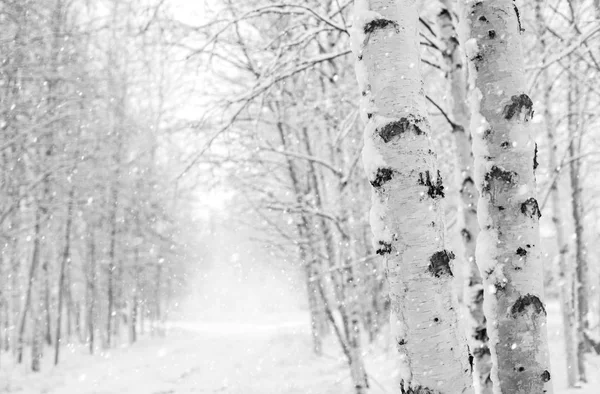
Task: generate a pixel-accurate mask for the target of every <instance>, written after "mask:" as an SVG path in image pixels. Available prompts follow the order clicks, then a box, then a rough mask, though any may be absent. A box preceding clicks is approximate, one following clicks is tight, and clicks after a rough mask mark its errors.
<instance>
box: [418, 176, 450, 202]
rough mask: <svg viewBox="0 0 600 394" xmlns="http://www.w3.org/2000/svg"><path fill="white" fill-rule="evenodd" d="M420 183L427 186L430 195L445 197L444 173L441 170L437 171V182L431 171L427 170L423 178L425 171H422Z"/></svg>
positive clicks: (432, 196)
mask: <svg viewBox="0 0 600 394" xmlns="http://www.w3.org/2000/svg"><path fill="white" fill-rule="evenodd" d="M418 183H419V185H421V186H427V194H428V195H429V197H431V198H436V197H442V198H443V197H444V185H443V184H442V175H441V174H440V172H439V171H438V172H437V177H436V179H435V183H434V181H432V179H431V174H430V173H429V171H425V178H423V173H422V172H420V173H419V181H418Z"/></svg>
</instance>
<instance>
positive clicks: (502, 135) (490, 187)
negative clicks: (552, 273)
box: [465, 0, 552, 394]
mask: <svg viewBox="0 0 600 394" xmlns="http://www.w3.org/2000/svg"><path fill="white" fill-rule="evenodd" d="M466 6H467V7H466V15H467V17H468V20H466V21H465V22H466V23H465V27H467V26H468V27H470V29H468V30H469V31H468V41H467V45H466V48H467V51H468V53H467V58H468V59H469V65H470V67H469V73H470V79H471V80H472V81H474V85H473V86H471V106H472V108H473V109H474V110H473V113H472V114H471V116H472V118H471V133H472V135H473V139H474V142H473V151H474V156H475V183H476V185H477V188H478V190H479V194H480V198H479V204H478V207H479V210H478V219H479V224H480V227H481V232H480V233H479V237H478V238H477V264H478V265H479V269H480V272H481V273H482V275H483V283H484V311H485V314H486V317H487V333H488V336H489V342H488V343H489V347H490V350H491V356H492V363H493V367H492V372H491V376H492V381H493V384H494V393H496V394H502V393H504V394H509V393H510V394H531V393H551V392H552V385H551V383H549V381H550V372H549V369H550V363H549V360H548V343H547V332H546V309H545V306H544V303H543V293H544V288H543V286H544V282H543V277H544V272H543V269H542V261H541V249H540V246H541V245H540V232H539V217H540V216H541V213H540V209H539V206H538V203H537V200H536V199H535V193H536V181H535V173H534V171H535V168H536V167H537V157H536V156H537V147H536V145H535V141H534V133H533V129H532V127H531V125H530V119H531V117H532V115H533V108H532V107H533V103H532V101H531V99H530V98H529V97H528V96H527V95H526V94H525V93H524V92H523V91H522V90H521V89H523V88H524V87H525V86H526V83H525V73H524V66H523V51H522V44H521V37H520V35H521V31H522V30H521V29H522V28H521V21H520V19H519V13H518V10H517V9H516V5H515V4H514V2H513V1H511V0H487V1H479V0H477V1H476V0H467V1H466Z"/></svg>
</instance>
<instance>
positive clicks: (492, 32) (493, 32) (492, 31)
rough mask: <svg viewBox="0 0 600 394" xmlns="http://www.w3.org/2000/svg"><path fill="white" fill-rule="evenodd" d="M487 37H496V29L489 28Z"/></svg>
mask: <svg viewBox="0 0 600 394" xmlns="http://www.w3.org/2000/svg"><path fill="white" fill-rule="evenodd" d="M488 37H489V38H490V39H492V40H493V39H494V38H496V30H490V31H488Z"/></svg>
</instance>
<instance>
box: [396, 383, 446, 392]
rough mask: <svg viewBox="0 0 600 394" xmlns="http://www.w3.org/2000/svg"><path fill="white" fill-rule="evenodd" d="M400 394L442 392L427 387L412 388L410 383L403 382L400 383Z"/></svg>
mask: <svg viewBox="0 0 600 394" xmlns="http://www.w3.org/2000/svg"><path fill="white" fill-rule="evenodd" d="M400 394H440V392H439V391H436V390H433V389H430V388H428V387H425V386H416V387H411V385H410V384H409V383H405V382H404V380H403V381H401V382H400Z"/></svg>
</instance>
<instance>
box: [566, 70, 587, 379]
mask: <svg viewBox="0 0 600 394" xmlns="http://www.w3.org/2000/svg"><path fill="white" fill-rule="evenodd" d="M569 81H570V83H569V93H568V95H569V97H568V108H569V115H568V125H569V140H570V142H569V147H568V150H569V157H571V158H572V160H571V163H570V164H569V175H570V176H569V178H570V181H571V213H572V215H573V224H574V225H575V279H576V280H575V298H576V301H577V302H576V305H577V367H578V370H579V377H578V378H579V381H581V382H587V374H586V368H585V354H586V353H587V352H588V345H587V341H586V339H585V333H586V332H587V331H588V330H589V327H590V324H589V319H588V313H589V305H588V287H589V284H588V275H589V268H588V263H587V258H586V252H585V240H584V237H583V216H584V212H585V211H584V209H583V199H582V196H581V189H582V188H581V184H580V180H579V178H580V174H581V164H580V160H577V159H576V158H577V156H578V155H579V153H580V151H581V150H580V149H579V147H580V144H581V139H582V133H581V125H580V122H582V121H583V120H582V119H580V118H579V116H578V115H579V114H578V112H579V111H578V105H577V104H576V101H577V100H580V99H581V98H580V97H579V92H580V90H579V89H578V82H577V80H576V78H572V77H571V76H570V77H569Z"/></svg>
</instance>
